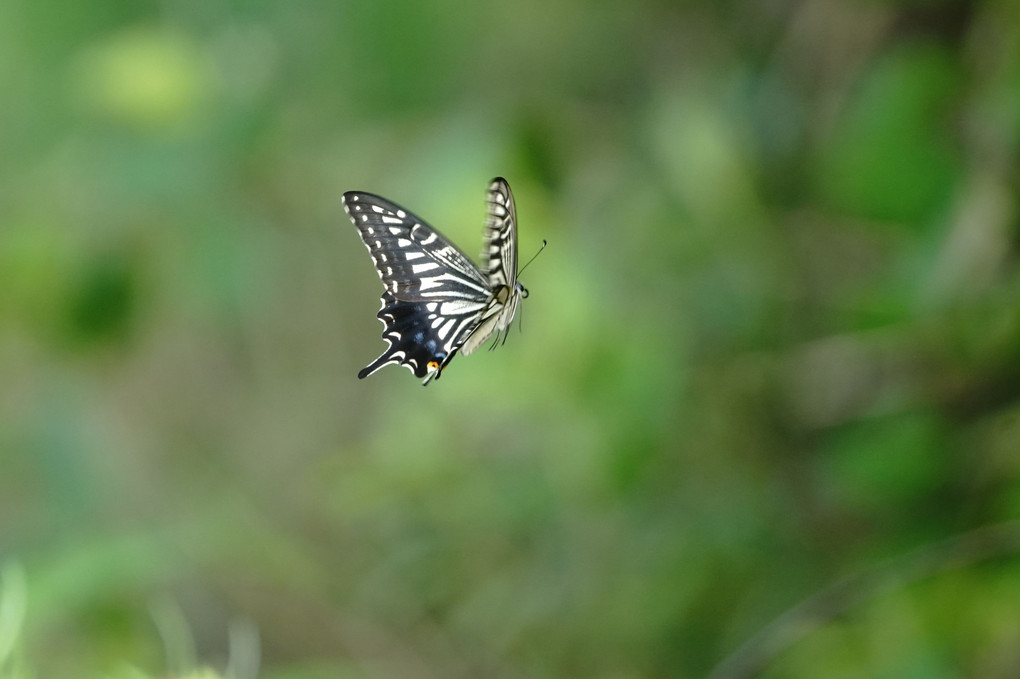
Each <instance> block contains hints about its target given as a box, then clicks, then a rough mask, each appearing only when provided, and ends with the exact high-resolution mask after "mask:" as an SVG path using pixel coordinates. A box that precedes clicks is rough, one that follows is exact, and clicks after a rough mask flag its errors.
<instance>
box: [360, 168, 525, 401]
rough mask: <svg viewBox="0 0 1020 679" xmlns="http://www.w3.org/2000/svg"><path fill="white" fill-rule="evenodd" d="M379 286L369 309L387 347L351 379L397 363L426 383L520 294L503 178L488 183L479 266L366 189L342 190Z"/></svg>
mask: <svg viewBox="0 0 1020 679" xmlns="http://www.w3.org/2000/svg"><path fill="white" fill-rule="evenodd" d="M343 201H344V209H345V210H346V211H347V214H348V216H349V217H350V218H351V221H352V222H354V225H355V226H356V227H357V228H358V232H359V234H360V236H361V240H362V241H363V242H364V243H365V246H366V247H367V248H368V251H369V254H370V255H371V256H372V262H373V263H374V264H375V268H376V271H377V272H378V274H379V278H381V279H382V282H383V286H384V287H385V290H384V292H383V295H382V307H381V308H380V310H379V312H378V313H377V314H376V315H377V317H378V318H379V320H380V321H382V323H383V326H384V330H383V339H384V340H385V341H386V342H387V344H388V345H389V346H388V347H387V349H386V351H384V352H383V353H382V355H380V356H379V358H377V359H376V360H375V361H373V362H372V363H370V364H369V365H368V366H366V367H365V368H364V369H363V370H362V371H361V372H360V373H358V376H359V377H362V378H363V377H368V376H369V375H371V374H372V373H374V372H375V371H376V370H378V369H379V368H381V367H383V366H384V365H388V364H390V363H397V364H400V365H403V366H404V367H406V368H408V369H409V370H411V372H413V373H414V374H415V375H416V376H418V377H424V378H425V380H424V382H423V383H424V384H428V382H429V380H430V379H432V378H433V377H438V376H439V374H440V373H441V372H442V369H443V368H444V367H445V366H446V364H447V363H449V362H450V360H452V359H453V357H454V356H455V355H456V354H457V352H458V351H462V352H463V353H465V354H467V353H470V352H471V351H473V350H474V349H475V348H477V346H478V345H479V344H480V343H482V342H484V341H485V339H486V338H488V337H489V336H491V335H492V333H493V332H498V331H500V330H503V329H504V328H505V327H506V326H507V325H509V323H510V321H512V320H513V314H514V312H515V310H516V308H517V303H518V301H519V299H520V286H519V285H516V271H517V247H516V246H517V231H516V215H515V213H514V203H513V195H512V194H511V193H510V186H509V185H508V184H507V183H506V181H505V180H503V179H495V180H493V181H492V183H491V184H490V186H489V193H488V212H487V215H488V216H487V220H486V237H485V240H486V246H485V252H484V253H483V255H482V261H483V262H485V268H484V271H483V270H481V269H479V268H478V267H477V266H475V265H474V263H473V262H472V261H471V260H470V259H469V258H468V257H467V255H465V254H464V253H463V252H462V251H461V250H460V249H458V248H457V247H456V246H455V245H453V243H451V242H450V241H448V240H447V239H446V238H444V237H443V235H442V234H440V233H439V232H438V231H436V230H435V229H433V228H432V227H431V226H429V225H428V224H427V223H426V222H425V221H424V220H422V219H421V218H419V217H417V216H416V215H414V214H413V213H411V212H409V211H407V210H405V209H404V208H402V207H400V206H399V205H396V204H394V203H391V202H390V201H388V200H386V199H384V198H380V197H379V196H376V195H373V194H371V193H363V192H360V191H350V192H347V193H345V194H344V197H343Z"/></svg>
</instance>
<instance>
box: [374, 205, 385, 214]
mask: <svg viewBox="0 0 1020 679" xmlns="http://www.w3.org/2000/svg"><path fill="white" fill-rule="evenodd" d="M372 212H374V213H376V214H377V215H381V214H384V213H385V212H386V210H384V209H382V208H381V207H379V206H378V205H373V206H372Z"/></svg>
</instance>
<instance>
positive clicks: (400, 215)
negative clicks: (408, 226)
mask: <svg viewBox="0 0 1020 679" xmlns="http://www.w3.org/2000/svg"><path fill="white" fill-rule="evenodd" d="M397 216H398V217H400V218H401V219H405V218H406V217H407V213H406V212H404V211H403V210H397Z"/></svg>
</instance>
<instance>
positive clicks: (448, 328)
mask: <svg viewBox="0 0 1020 679" xmlns="http://www.w3.org/2000/svg"><path fill="white" fill-rule="evenodd" d="M455 325H457V319H456V318H451V319H450V320H448V321H447V322H446V325H444V326H443V327H441V328H439V330H436V334H437V335H439V339H441V340H445V339H446V336H447V335H449V334H450V331H451V330H453V326H455Z"/></svg>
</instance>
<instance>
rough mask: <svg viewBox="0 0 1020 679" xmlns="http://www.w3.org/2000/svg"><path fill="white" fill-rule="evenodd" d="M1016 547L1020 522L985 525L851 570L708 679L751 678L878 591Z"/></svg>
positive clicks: (1018, 547) (1019, 544) (777, 621)
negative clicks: (865, 567) (813, 632)
mask: <svg viewBox="0 0 1020 679" xmlns="http://www.w3.org/2000/svg"><path fill="white" fill-rule="evenodd" d="M1017 552H1020V521H1007V522H1005V523H1000V524H995V525H991V526H984V527H982V528H978V529H976V530H973V531H970V532H968V533H964V534H962V535H958V536H955V537H952V538H949V539H947V540H943V541H942V542H936V543H934V544H931V545H928V546H926V547H922V548H921V549H918V550H915V551H913V552H910V553H908V554H904V555H903V556H899V557H895V558H892V559H889V560H887V561H884V562H882V563H879V564H877V565H875V566H873V567H872V568H869V569H867V570H865V571H862V572H860V573H856V574H854V575H850V576H848V577H846V578H844V579H842V580H839V581H837V582H836V583H834V584H833V585H830V586H829V587H827V588H825V589H823V590H822V591H820V592H818V593H817V594H815V595H814V596H811V597H809V598H807V599H805V600H804V601H802V602H801V603H799V604H797V605H796V606H794V607H793V608H791V609H789V610H787V611H786V612H785V613H783V614H782V615H780V616H779V617H778V618H776V619H775V620H773V621H772V622H771V623H769V624H768V625H766V626H765V627H764V628H763V629H762V630H761V631H760V632H758V633H757V634H756V635H755V636H753V637H752V638H751V639H749V640H748V641H747V642H746V643H745V644H744V645H743V646H741V647H740V648H738V649H737V650H736V651H734V652H733V653H732V654H730V656H729V657H727V658H726V659H725V660H723V661H722V662H721V663H719V664H718V665H717V666H716V667H715V669H714V670H713V671H712V673H711V674H710V675H709V678H710V679H743V678H745V677H753V676H755V675H756V674H758V673H759V672H760V671H761V670H763V669H764V668H765V667H766V666H767V665H768V664H769V663H770V662H771V661H772V660H773V659H775V658H776V656H778V655H779V654H780V653H782V652H783V651H785V650H786V649H788V648H789V647H790V646H792V645H793V644H795V643H796V642H798V641H800V640H801V639H803V638H804V637H806V636H807V635H808V634H809V633H811V632H812V631H813V630H815V629H817V628H818V627H821V626H822V625H824V624H825V623H827V622H829V621H831V620H833V619H835V618H836V617H838V616H840V615H843V614H845V613H846V612H847V611H849V610H850V609H851V608H853V607H855V606H857V605H859V604H861V603H863V602H865V601H867V600H869V599H872V598H874V597H876V596H878V595H880V594H883V593H887V592H891V591H895V590H897V589H900V588H902V587H905V586H907V585H910V584H912V583H914V582H917V581H919V580H923V579H925V578H929V577H932V576H934V575H938V574H940V573H944V572H946V571H950V570H954V569H959V568H964V567H967V566H970V565H973V564H975V563H979V562H981V561H986V560H989V559H993V558H996V557H1002V556H1006V555H1011V554H1015V553H1017Z"/></svg>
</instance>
